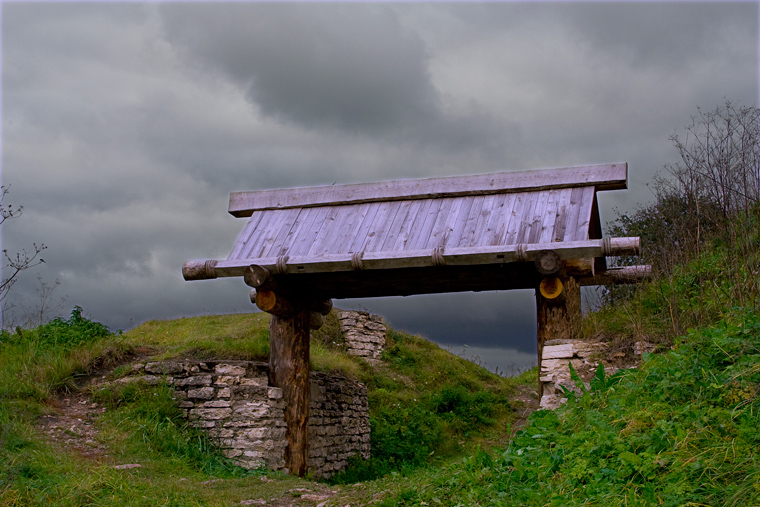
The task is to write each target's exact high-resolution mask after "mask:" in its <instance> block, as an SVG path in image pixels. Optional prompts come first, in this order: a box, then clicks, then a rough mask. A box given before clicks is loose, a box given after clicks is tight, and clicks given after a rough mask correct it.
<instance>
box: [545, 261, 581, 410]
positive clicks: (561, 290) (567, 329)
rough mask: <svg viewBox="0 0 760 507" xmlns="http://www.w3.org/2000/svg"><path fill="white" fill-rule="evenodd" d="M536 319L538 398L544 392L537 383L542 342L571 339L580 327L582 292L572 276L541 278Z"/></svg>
mask: <svg viewBox="0 0 760 507" xmlns="http://www.w3.org/2000/svg"><path fill="white" fill-rule="evenodd" d="M557 284H560V285H559V286H557ZM536 316H537V319H538V332H537V336H536V340H537V348H538V370H539V381H538V395H539V398H540V397H541V396H542V395H543V393H544V385H543V382H541V380H540V375H541V359H542V357H543V350H544V343H545V342H546V341H548V340H554V339H558V338H561V339H570V338H574V337H575V336H576V335H577V333H578V330H579V328H580V323H581V292H580V285H579V284H578V281H577V280H576V279H575V278H573V277H572V276H568V277H562V278H555V277H547V278H544V279H543V280H542V281H541V285H540V286H539V287H538V288H537V289H536Z"/></svg>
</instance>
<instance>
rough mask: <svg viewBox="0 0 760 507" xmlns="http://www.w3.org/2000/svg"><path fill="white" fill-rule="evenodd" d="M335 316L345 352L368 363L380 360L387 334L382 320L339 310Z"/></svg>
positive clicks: (364, 313) (360, 313)
mask: <svg viewBox="0 0 760 507" xmlns="http://www.w3.org/2000/svg"><path fill="white" fill-rule="evenodd" d="M337 315H338V320H339V321H340V332H341V335H342V336H343V338H344V340H345V343H346V351H347V352H348V353H349V354H352V355H354V356H359V357H363V358H364V359H367V360H368V361H378V360H380V354H381V353H382V351H383V348H384V347H385V334H386V332H387V328H386V326H385V322H384V321H383V318H382V317H381V316H379V315H372V314H369V313H367V312H356V311H349V310H340V311H338V312H337Z"/></svg>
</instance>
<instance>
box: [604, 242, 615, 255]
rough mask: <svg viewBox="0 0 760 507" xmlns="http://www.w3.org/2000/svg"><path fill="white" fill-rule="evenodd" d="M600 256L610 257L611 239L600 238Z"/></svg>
mask: <svg viewBox="0 0 760 507" xmlns="http://www.w3.org/2000/svg"><path fill="white" fill-rule="evenodd" d="M602 255H603V256H605V257H612V256H613V255H614V254H613V253H612V238H602Z"/></svg>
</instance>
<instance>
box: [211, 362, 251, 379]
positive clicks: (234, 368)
mask: <svg viewBox="0 0 760 507" xmlns="http://www.w3.org/2000/svg"><path fill="white" fill-rule="evenodd" d="M214 372H215V373H216V374H217V375H226V376H231V377H244V376H245V366H240V365H235V364H226V363H220V364H217V365H216V366H215V367H214Z"/></svg>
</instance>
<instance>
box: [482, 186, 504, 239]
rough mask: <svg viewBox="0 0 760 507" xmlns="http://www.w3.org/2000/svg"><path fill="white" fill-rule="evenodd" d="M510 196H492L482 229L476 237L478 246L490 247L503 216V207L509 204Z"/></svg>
mask: <svg viewBox="0 0 760 507" xmlns="http://www.w3.org/2000/svg"><path fill="white" fill-rule="evenodd" d="M509 195H510V194H499V195H495V196H494V200H493V202H492V203H491V207H490V212H489V213H488V217H486V219H485V221H484V223H483V229H482V231H481V233H480V234H479V235H478V237H479V239H478V243H477V244H478V245H483V246H486V245H492V244H493V237H494V235H495V234H496V233H497V231H496V230H497V228H498V224H499V219H500V218H501V217H502V215H503V214H504V206H505V205H506V204H507V203H508V202H509Z"/></svg>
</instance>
